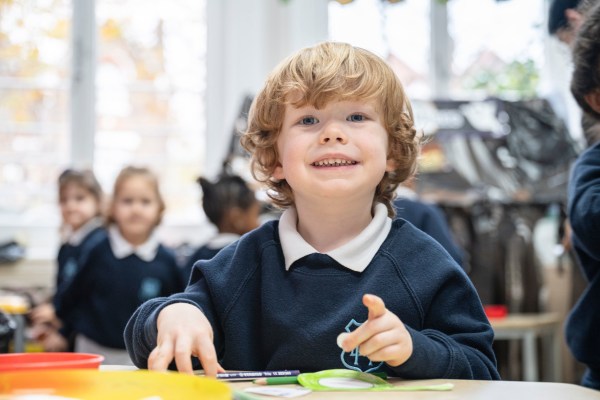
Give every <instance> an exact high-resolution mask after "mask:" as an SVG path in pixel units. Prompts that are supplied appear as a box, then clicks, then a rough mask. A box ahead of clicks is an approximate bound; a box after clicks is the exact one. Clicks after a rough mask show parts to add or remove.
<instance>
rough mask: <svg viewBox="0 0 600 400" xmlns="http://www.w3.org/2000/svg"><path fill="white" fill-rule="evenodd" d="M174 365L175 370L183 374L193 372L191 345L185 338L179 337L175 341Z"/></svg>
mask: <svg viewBox="0 0 600 400" xmlns="http://www.w3.org/2000/svg"><path fill="white" fill-rule="evenodd" d="M175 365H177V371H179V372H182V373H184V374H190V375H191V374H193V373H194V369H193V368H192V345H191V343H190V341H189V340H188V339H187V338H185V337H184V338H181V337H180V338H179V340H177V343H175Z"/></svg>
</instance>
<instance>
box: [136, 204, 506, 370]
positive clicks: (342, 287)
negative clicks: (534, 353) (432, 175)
mask: <svg viewBox="0 0 600 400" xmlns="http://www.w3.org/2000/svg"><path fill="white" fill-rule="evenodd" d="M296 221H297V217H296V212H295V209H293V208H290V209H288V210H286V211H285V212H284V214H283V215H282V216H281V219H280V220H279V221H269V222H266V223H265V224H263V225H262V226H261V227H259V228H257V229H255V230H254V231H252V232H250V233H248V234H246V235H244V236H242V238H241V239H240V240H239V241H237V242H236V243H234V244H232V245H230V246H228V247H226V248H225V249H223V250H221V251H220V252H219V253H218V254H217V255H216V256H215V257H214V258H212V259H211V260H208V261H199V262H198V263H197V264H196V265H195V266H194V270H193V272H192V277H191V282H190V284H189V285H188V287H187V288H186V290H185V292H184V293H181V294H176V295H173V296H170V297H169V298H162V299H153V300H150V301H148V302H146V303H145V304H144V305H142V306H141V307H140V308H139V309H138V310H137V311H136V312H135V314H134V315H133V316H132V318H131V320H130V321H129V322H128V325H127V327H126V329H125V343H126V346H127V350H128V351H129V355H130V357H131V359H132V360H133V362H134V364H135V365H137V366H138V367H140V368H146V367H147V360H148V355H149V352H150V351H151V350H152V349H153V348H154V347H155V346H156V336H157V331H156V319H157V315H158V313H159V312H160V310H161V309H163V308H164V307H165V306H167V305H169V304H173V303H176V302H186V303H189V304H193V305H196V306H197V307H199V308H200V309H201V310H202V311H203V313H204V314H205V315H206V317H207V318H208V320H209V321H210V322H211V325H212V327H213V330H214V335H215V337H214V343H215V347H216V349H217V354H218V358H219V362H220V363H221V365H222V366H223V367H224V368H225V369H238V370H271V369H275V370H276V369H299V370H300V371H302V372H310V371H319V370H324V369H332V368H346V369H353V370H360V371H365V372H374V371H385V372H387V373H388V374H390V375H392V376H401V377H404V378H457V379H498V378H499V376H498V372H497V371H496V365H495V358H494V353H493V350H492V340H493V330H492V328H491V326H490V324H489V322H488V320H487V318H486V316H485V313H484V312H483V307H482V305H481V302H480V300H479V298H478V296H477V293H476V291H475V288H474V287H473V285H472V284H471V282H470V281H469V278H468V277H467V275H466V274H465V273H464V271H463V270H462V269H461V268H460V267H459V266H458V265H457V264H456V262H455V261H454V260H453V259H452V258H451V257H450V256H449V255H448V253H447V252H446V251H445V250H444V249H443V248H442V247H441V246H440V245H439V244H438V243H437V242H436V241H434V240H433V239H432V238H431V237H430V236H428V235H426V234H425V233H423V232H422V231H420V230H418V229H416V228H415V227H414V226H413V225H412V224H409V223H406V221H405V220H403V219H397V220H395V221H393V222H392V220H391V219H390V218H389V217H387V209H386V207H385V206H384V205H382V204H378V205H377V206H376V211H375V215H374V218H373V221H372V222H371V224H370V225H369V226H368V227H367V228H366V229H365V230H364V231H363V232H361V234H359V235H358V236H357V237H356V238H355V239H353V240H352V241H350V242H349V243H347V244H345V245H344V246H342V247H340V248H338V249H335V250H334V251H332V252H330V253H328V254H321V253H318V252H316V250H314V249H313V248H312V247H311V246H310V245H309V244H308V243H306V242H305V241H304V240H303V239H302V237H301V236H300V235H299V234H298V232H297V230H296ZM365 293H371V294H374V295H377V296H380V297H381V298H382V299H383V301H384V302H385V305H386V307H387V308H388V309H389V310H390V311H392V312H394V313H395V314H396V315H397V316H398V317H399V318H400V319H401V320H402V321H403V322H404V324H405V325H406V327H407V329H408V331H409V333H410V335H411V337H412V340H413V347H414V350H413V354H412V356H411V357H410V358H409V360H408V361H407V362H405V363H404V364H403V365H401V366H398V367H395V368H391V367H389V366H387V365H386V364H385V363H381V362H371V361H370V360H368V359H367V358H366V357H362V356H360V355H359V354H358V352H357V350H356V349H354V350H353V351H351V352H347V353H346V352H344V351H343V350H342V349H340V348H339V347H338V346H337V344H336V338H337V336H338V335H339V334H340V333H342V332H351V331H353V330H354V329H356V327H358V326H360V324H362V323H363V322H365V321H366V320H367V316H368V310H367V308H366V307H365V306H364V305H363V304H362V296H363V294H365ZM195 361H197V360H195ZM197 365H198V364H196V366H197Z"/></svg>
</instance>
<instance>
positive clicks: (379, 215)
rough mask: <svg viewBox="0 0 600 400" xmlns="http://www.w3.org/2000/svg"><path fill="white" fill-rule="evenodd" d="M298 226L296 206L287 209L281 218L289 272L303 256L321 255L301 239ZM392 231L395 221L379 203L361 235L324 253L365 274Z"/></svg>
mask: <svg viewBox="0 0 600 400" xmlns="http://www.w3.org/2000/svg"><path fill="white" fill-rule="evenodd" d="M297 223H298V214H297V213H296V209H295V208H293V207H290V208H288V209H287V210H285V211H284V212H283V214H282V215H281V218H280V219H279V239H280V240H281V248H282V250H283V257H284V258H285V269H286V270H289V269H290V267H291V266H292V264H293V263H294V262H295V261H297V260H299V259H301V258H302V257H305V256H307V255H309V254H314V253H319V252H318V251H317V250H316V249H315V248H314V247H312V246H311V245H310V244H308V243H307V242H306V240H304V238H303V237H302V236H300V234H299V233H298V229H297ZM391 228H392V219H391V218H390V217H388V213H387V207H386V206H385V205H384V204H381V203H378V204H377V205H375V215H374V216H373V219H372V220H371V222H370V223H369V225H368V226H367V227H366V228H365V229H364V230H363V231H362V232H361V233H360V234H359V235H358V236H356V237H355V238H354V239H352V240H351V241H349V242H348V243H346V244H344V245H343V246H341V247H338V248H337V249H335V250H332V251H330V252H327V253H324V254H327V255H328V256H330V257H331V258H333V259H334V260H335V261H337V262H338V263H340V264H341V265H343V266H344V267H346V268H348V269H350V270H352V271H356V272H362V271H364V270H365V268H367V266H368V265H369V263H370V262H371V260H372V259H373V257H375V254H376V253H377V251H378V250H379V248H380V247H381V245H382V244H383V242H384V241H385V239H386V238H387V236H388V234H389V233H390V230H391Z"/></svg>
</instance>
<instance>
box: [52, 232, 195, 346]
mask: <svg viewBox="0 0 600 400" xmlns="http://www.w3.org/2000/svg"><path fill="white" fill-rule="evenodd" d="M115 234H116V235H117V236H116V238H117V239H116V241H115ZM111 239H112V240H111ZM123 241H124V239H122V237H120V236H119V235H118V233H115V230H114V227H111V230H110V231H109V236H107V237H106V238H104V240H102V241H101V242H100V243H99V244H98V245H97V246H96V247H95V248H94V249H92V251H91V252H90V253H89V256H88V258H87V260H86V263H85V264H84V265H83V266H82V268H81V270H80V271H79V272H78V273H77V274H76V275H75V276H74V277H73V279H72V280H71V281H70V282H69V284H68V287H66V288H65V290H64V293H62V297H63V307H62V309H61V312H62V313H63V314H65V315H67V316H68V317H69V319H70V320H71V321H72V324H73V329H74V331H75V332H76V333H77V335H83V336H84V337H85V338H87V339H90V340H91V341H92V342H95V343H97V344H98V345H100V346H103V347H107V348H113V349H124V348H125V344H124V342H123V330H124V328H125V325H126V323H127V321H128V319H129V318H130V317H131V315H132V314H133V312H134V311H135V310H136V308H137V307H138V306H139V305H140V304H142V303H143V302H144V301H146V300H149V299H151V298H154V297H160V296H168V295H171V294H173V293H177V292H179V291H181V290H182V289H183V282H182V279H181V275H180V271H179V269H178V266H177V264H176V262H175V256H174V254H173V252H171V251H170V250H168V249H167V248H165V247H164V246H163V245H161V244H158V243H157V242H155V243H152V244H149V245H148V246H147V248H146V250H147V251H144V252H141V253H137V252H134V251H133V250H131V249H130V250H128V249H127V248H126V247H125V246H124V245H122V244H121V245H120V244H119V243H123ZM119 246H120V247H119ZM59 316H60V315H59Z"/></svg>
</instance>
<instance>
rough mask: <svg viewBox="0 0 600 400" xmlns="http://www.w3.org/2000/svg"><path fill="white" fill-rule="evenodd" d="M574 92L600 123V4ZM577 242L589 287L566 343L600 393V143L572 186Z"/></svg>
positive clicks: (579, 42) (577, 50) (579, 164)
mask: <svg viewBox="0 0 600 400" xmlns="http://www.w3.org/2000/svg"><path fill="white" fill-rule="evenodd" d="M573 61H574V64H575V68H574V71H573V79H572V81H571V92H572V93H573V96H574V97H575V100H577V102H578V103H579V105H580V106H581V108H582V109H583V111H584V112H586V113H587V114H588V115H589V116H590V118H593V119H595V121H596V123H597V124H598V121H600V2H598V3H597V4H596V5H595V6H594V7H593V8H592V9H591V10H590V11H589V12H588V14H587V18H586V20H585V22H584V23H583V25H582V26H581V29H580V30H579V34H578V36H577V38H576V40H575V46H574V49H573ZM568 216H569V220H570V222H571V227H572V231H573V234H572V237H571V239H572V243H573V248H574V250H575V253H576V254H577V258H578V259H579V264H580V265H581V268H582V270H583V273H584V275H585V277H586V279H587V280H588V286H587V288H586V290H585V291H584V292H583V293H582V295H581V297H580V298H579V300H578V301H577V303H576V304H575V306H574V307H573V310H572V311H571V313H570V314H569V318H568V320H567V324H566V339H567V344H568V345H569V348H570V349H571V352H572V353H573V355H574V356H575V358H576V359H577V360H578V361H580V362H582V363H583V364H585V365H586V367H587V370H586V372H585V374H584V376H583V379H582V382H581V383H582V385H584V386H587V387H590V388H592V389H596V390H600V340H598V331H600V142H596V143H595V144H594V145H592V146H590V147H589V148H588V149H587V150H586V151H585V152H584V153H582V154H581V155H580V156H579V158H578V159H577V161H576V163H575V165H574V167H573V170H572V173H571V178H570V182H569V207H568Z"/></svg>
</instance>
